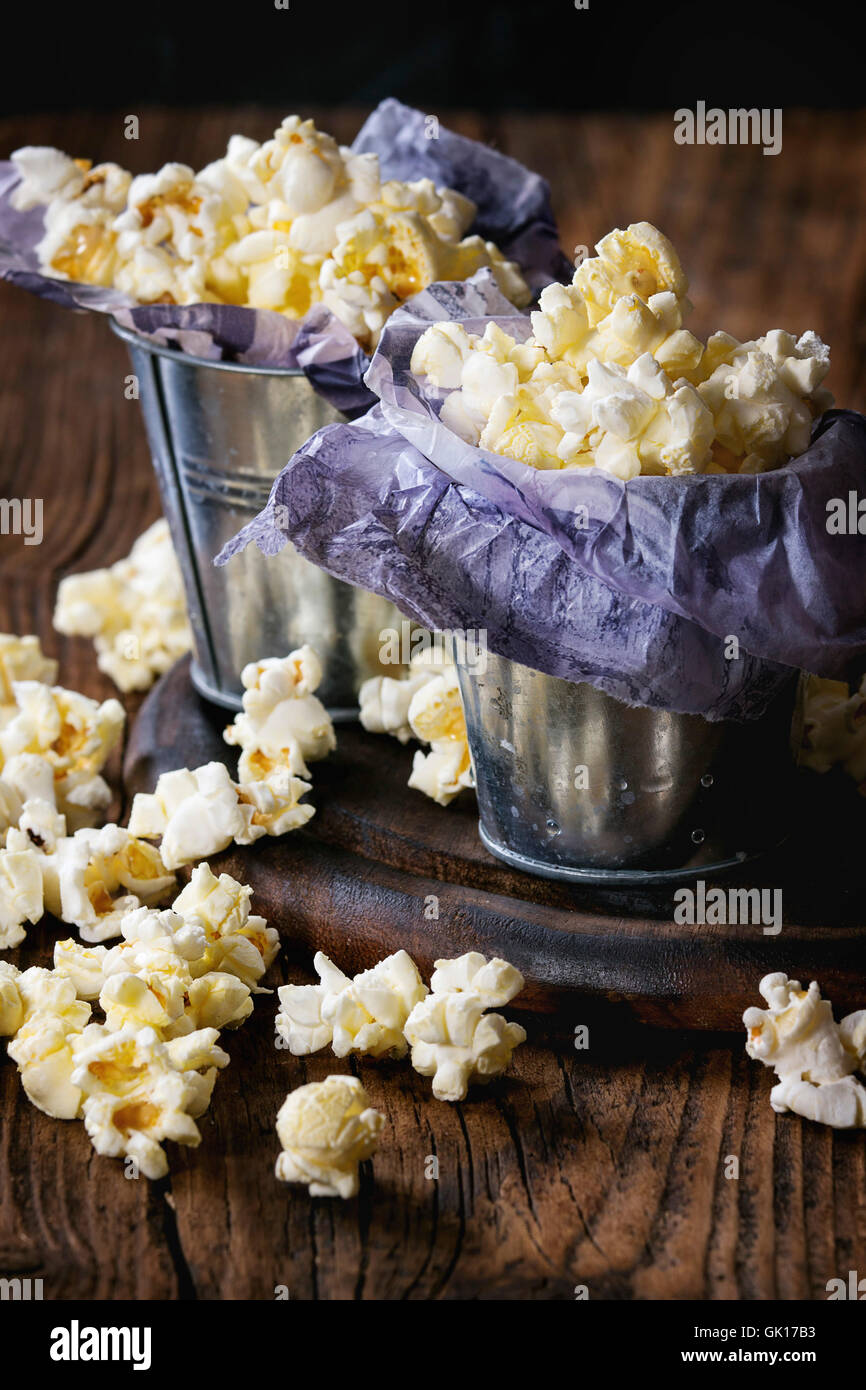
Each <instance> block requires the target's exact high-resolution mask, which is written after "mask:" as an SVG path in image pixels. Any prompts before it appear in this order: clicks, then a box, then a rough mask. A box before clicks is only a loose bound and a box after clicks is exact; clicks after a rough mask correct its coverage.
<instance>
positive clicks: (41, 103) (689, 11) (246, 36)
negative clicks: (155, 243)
mask: <svg viewBox="0 0 866 1390" xmlns="http://www.w3.org/2000/svg"><path fill="white" fill-rule="evenodd" d="M289 6H290V7H289V9H288V10H277V9H276V8H275V5H274V0H243V3H238V0H233V3H230V4H220V3H219V2H218V0H216V2H215V3H208V0H192V2H191V0H184V3H174V4H170V3H165V0H150V2H149V0H115V3H113V4H105V3H95V4H87V3H83V2H82V0H76V3H66V4H59V3H54V2H53V0H49V3H38V0H29V3H27V0H10V6H9V8H10V9H11V10H12V14H11V15H10V14H8V13H7V16H6V17H5V18H4V21H3V34H4V42H3V50H4V52H3V57H4V59H5V61H4V62H3V78H2V83H0V115H22V114H30V113H35V112H38V111H46V110H58V109H59V110H67V109H82V108H91V109H93V108H95V109H115V110H116V109H117V108H118V107H123V108H124V109H128V110H129V111H130V112H135V110H136V107H137V106H138V105H146V104H150V103H168V104H172V105H185V104H190V105H192V104H201V103H213V104H231V103H234V102H238V103H241V102H244V103H249V102H261V103H262V104H274V105H277V106H282V107H283V108H284V109H285V110H286V111H287V112H288V111H294V110H301V111H302V108H303V106H304V104H305V103H314V102H315V103H319V104H336V103H346V104H354V105H369V104H372V103H374V102H376V101H378V100H379V99H380V98H381V97H383V96H386V95H393V96H397V97H400V98H402V99H403V100H404V101H408V102H410V103H411V104H414V105H419V106H422V107H426V108H428V109H431V110H434V111H435V109H436V107H437V106H441V107H443V108H445V107H471V108H473V109H476V110H490V109H496V108H500V109H501V108H503V107H523V108H544V109H551V110H587V109H603V110H622V109H625V110H653V109H666V108H676V107H679V106H692V105H694V103H695V102H696V101H697V100H699V99H703V100H705V101H706V102H707V104H708V105H709V106H713V105H717V106H730V105H736V106H740V105H745V106H758V107H767V106H768V107H775V106H782V107H790V106H830V107H833V106H842V107H846V106H847V107H856V106H861V105H864V104H866V103H864V100H863V92H864V76H863V69H864V44H863V38H864V33H866V25H864V20H863V17H862V10H861V6H860V5H859V4H858V5H857V7H856V8H855V6H854V5H853V4H845V3H840V0H830V3H822V0H787V3H781V0H753V2H750V0H704V3H703V4H697V3H691V4H683V3H678V0H644V3H642V4H638V3H637V2H636V0H589V9H588V10H585V11H577V10H575V7H574V0H538V3H534V4H533V3H531V2H530V0H527V3H525V4H515V3H499V4H491V3H487V0H466V3H463V4H458V3H450V2H449V3H444V4H439V3H436V0H433V2H432V3H431V0H414V3H413V2H412V0H406V3H403V4H401V5H398V4H395V3H392V2H391V0H369V3H365V2H364V0H351V3H345V2H344V3H339V0H338V3H336V4H323V3H321V0H289Z"/></svg>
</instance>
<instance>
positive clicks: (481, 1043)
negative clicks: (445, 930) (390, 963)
mask: <svg viewBox="0 0 866 1390" xmlns="http://www.w3.org/2000/svg"><path fill="white" fill-rule="evenodd" d="M435 965H436V968H435V973H434V975H433V978H432V980H431V992H430V994H428V995H427V997H426V998H425V999H422V1000H421V1002H420V1003H418V1004H416V1005H415V1008H414V1009H413V1010H412V1012H411V1014H410V1015H409V1018H408V1019H407V1020H406V1025H405V1028H404V1030H403V1031H404V1034H405V1037H406V1040H407V1042H408V1043H409V1044H410V1046H411V1048H412V1066H413V1067H414V1068H415V1070H416V1071H417V1072H420V1074H421V1075H422V1076H432V1077H433V1094H434V1096H435V1097H436V1099H437V1100H447V1101H458V1100H463V1099H465V1097H466V1093H467V1090H468V1087H469V1085H470V1084H471V1083H472V1082H474V1081H490V1080H491V1079H492V1078H493V1077H494V1076H499V1075H500V1074H501V1073H502V1072H504V1071H505V1069H506V1067H507V1066H508V1064H509V1062H510V1061H511V1055H512V1053H513V1051H514V1049H515V1047H517V1046H518V1045H519V1044H520V1043H522V1042H524V1041H525V1040H526V1032H525V1030H524V1029H523V1028H521V1026H520V1024H519V1023H508V1022H506V1020H505V1019H504V1018H503V1017H502V1015H501V1014H489V1013H485V1009H486V1008H487V1007H488V1005H489V1004H507V1003H508V1002H509V1001H510V1000H511V999H513V998H514V996H515V995H516V994H518V993H519V992H520V990H521V989H522V988H523V983H524V981H523V976H522V975H521V974H520V972H519V971H517V970H515V969H514V967H513V966H510V965H508V963H507V962H506V961H503V960H498V959H495V960H491V961H489V962H488V961H486V960H485V958H484V957H483V956H481V955H479V954H478V952H475V951H472V952H470V953H469V954H468V955H466V956H460V957H458V958H457V959H456V960H452V961H446V960H437V961H436V963H435Z"/></svg>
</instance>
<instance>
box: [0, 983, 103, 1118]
mask: <svg viewBox="0 0 866 1390" xmlns="http://www.w3.org/2000/svg"><path fill="white" fill-rule="evenodd" d="M4 983H5V989H6V991H7V992H8V993H11V987H12V985H13V983H14V986H15V988H16V989H17V993H18V999H19V1005H20V1009H19V1011H18V1026H17V1028H15V1030H14V1036H13V1039H12V1041H11V1042H10V1043H9V1045H8V1048H7V1052H8V1054H9V1056H10V1057H11V1058H12V1060H13V1061H14V1062H15V1063H16V1064H17V1066H18V1071H19V1074H20V1076H21V1082H22V1085H23V1087H24V1090H25V1092H26V1093H27V1096H28V1098H29V1099H30V1100H31V1101H32V1102H33V1104H34V1105H35V1106H36V1107H37V1108H38V1109H39V1110H42V1111H44V1113H45V1114H46V1115H52V1116H54V1118H56V1119H61V1120H73V1119H75V1118H76V1117H77V1115H78V1113H79V1110H80V1106H81V1093H80V1090H79V1088H78V1086H77V1084H76V1083H75V1081H74V1079H73V1075H72V1073H73V1068H74V1062H73V1053H72V1048H73V1045H74V1040H75V1038H76V1037H77V1036H79V1035H80V1033H81V1030H82V1029H83V1028H84V1027H85V1025H86V1024H87V1022H88V1019H89V1018H90V1005H89V1004H87V1003H84V1002H83V1001H81V1000H79V999H78V998H77V997H76V993H75V986H74V985H73V983H72V981H71V980H68V979H65V978H64V977H62V976H58V975H56V974H55V973H54V972H52V971H50V970H43V969H41V968H40V967H38V966H34V967H33V968H32V969H30V970H25V971H22V972H21V973H19V972H17V971H15V972H14V976H13V974H12V967H9V966H7V967H6V978H5V982H4ZM11 1012H12V1013H14V1012H15V1010H14V1004H13V1007H12V1009H11ZM8 1021H10V1022H12V1021H14V1019H10V1020H8ZM9 1031H10V1032H12V1029H11V1028H10V1030H9Z"/></svg>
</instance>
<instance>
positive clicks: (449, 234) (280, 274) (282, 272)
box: [12, 116, 530, 348]
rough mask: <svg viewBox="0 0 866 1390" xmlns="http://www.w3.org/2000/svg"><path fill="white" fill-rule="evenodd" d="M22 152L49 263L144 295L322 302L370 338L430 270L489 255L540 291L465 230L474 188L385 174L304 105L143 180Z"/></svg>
mask: <svg viewBox="0 0 866 1390" xmlns="http://www.w3.org/2000/svg"><path fill="white" fill-rule="evenodd" d="M12 160H13V163H14V164H15V166H16V168H17V170H18V172H19V174H20V175H21V183H20V184H19V185H18V187H17V188H16V189H15V191H14V193H13V195H12V203H13V206H14V207H16V208H17V209H19V210H21V211H23V210H26V209H27V208H31V207H36V206H44V207H45V232H44V235H43V238H42V240H41V241H40V243H39V245H38V247H37V253H38V255H39V258H40V265H41V266H42V268H43V270H45V272H46V273H48V274H50V275H54V276H57V277H59V278H61V279H71V280H81V281H84V282H85V283H89V284H98V285H115V286H116V287H117V288H118V289H120V290H122V291H124V293H126V294H129V295H130V296H132V298H134V299H136V300H138V301H139V302H141V303H154V302H161V303H176V304H193V303H199V302H201V303H207V302H210V303H213V302H216V303H227V304H248V305H251V306H252V307H254V308H260V309H272V310H276V311H277V312H279V313H282V314H285V315H287V316H288V317H290V318H295V319H297V318H302V317H303V315H304V314H306V313H307V311H308V310H309V309H310V307H311V306H312V305H313V304H316V303H320V302H323V303H324V304H325V305H326V306H327V308H329V309H330V310H331V312H332V313H333V314H334V315H335V316H336V317H337V318H338V319H339V320H340V321H341V322H342V323H343V324H344V325H345V326H346V327H347V328H348V329H349V331H350V332H351V333H352V334H354V336H355V337H356V338H357V339H358V341H359V342H360V343H361V344H362V345H363V346H364V347H367V348H373V347H375V345H376V343H377V342H378V339H379V335H380V333H381V331H382V327H383V325H384V323H385V320H386V319H387V317H388V315H389V314H390V313H391V312H392V310H393V309H394V308H396V306H397V305H398V304H400V303H401V302H402V301H403V300H405V299H406V298H408V297H409V296H411V295H413V294H415V293H417V292H418V291H419V290H422V289H424V288H425V286H427V285H429V284H431V283H432V282H433V281H434V280H455V279H460V280H462V279H466V278H467V277H468V276H470V275H472V274H473V273H474V272H475V271H476V270H478V269H479V268H481V267H482V266H489V267H490V268H491V269H492V271H493V274H494V275H495V277H496V279H497V282H498V283H499V286H500V288H501V289H502V291H503V293H504V294H506V295H507V296H508V297H509V298H510V299H511V300H512V302H513V303H515V304H517V305H523V304H526V303H528V301H529V298H530V291H529V289H528V286H527V285H526V282H525V281H524V279H523V276H522V275H521V273H520V270H519V267H518V266H517V265H516V264H515V263H514V262H512V261H508V260H506V259H505V257H504V256H503V255H502V253H501V252H500V250H499V248H498V247H497V246H496V245H494V243H493V242H485V241H483V240H482V239H481V238H480V237H477V236H466V235H465V233H466V232H467V231H468V229H469V227H470V226H471V224H472V221H473V219H474V217H475V211H476V208H475V204H474V203H472V202H471V201H470V200H469V199H468V198H466V197H464V196H463V195H462V194H459V193H457V192H455V191H454V190H453V189H448V188H437V187H436V186H435V185H434V184H433V183H432V182H431V181H430V180H429V179H418V180H416V181H415V182H410V183H403V182H400V181H397V180H389V181H387V182H383V181H382V179H381V177H380V173H379V161H378V158H377V156H376V155H374V154H355V153H353V152H352V150H350V149H348V148H346V147H344V146H340V145H338V144H337V142H336V141H335V140H334V139H333V138H332V137H331V136H330V135H327V134H325V133H324V132H322V131H319V130H317V129H316V127H315V126H314V124H313V122H312V121H309V120H308V121H303V120H301V119H300V117H298V116H289V117H287V118H286V119H285V120H284V121H283V122H282V124H281V126H280V127H279V129H278V130H277V131H275V133H274V135H273V137H272V138H271V139H270V140H266V141H265V142H264V143H263V144H261V145H260V144H258V143H257V142H256V141H255V140H249V139H246V138H245V137H243V136H232V138H231V140H230V141H229V144H228V148H227V150H226V153H225V155H224V156H223V157H222V158H220V159H217V160H215V161H214V162H213V163H211V164H209V165H207V167H206V168H204V169H202V170H201V171H200V172H199V173H198V174H196V173H195V172H194V171H193V170H192V169H191V168H189V167H188V166H187V165H183V164H174V163H173V164H167V165H165V166H164V167H163V168H162V169H160V170H159V171H158V172H157V173H156V174H148V175H142V176H139V177H137V178H134V179H133V178H131V176H130V175H129V174H127V173H125V172H124V171H123V170H121V169H118V168H117V166H116V165H108V164H106V165H98V166H97V167H96V168H91V167H90V165H89V163H88V162H87V161H86V160H74V159H70V158H69V157H68V156H67V155H65V154H62V153H61V152H60V151H59V150H54V149H49V148H41V147H31V146H29V147H26V148H24V149H20V150H17V151H16V152H15V153H14V154H13V156H12Z"/></svg>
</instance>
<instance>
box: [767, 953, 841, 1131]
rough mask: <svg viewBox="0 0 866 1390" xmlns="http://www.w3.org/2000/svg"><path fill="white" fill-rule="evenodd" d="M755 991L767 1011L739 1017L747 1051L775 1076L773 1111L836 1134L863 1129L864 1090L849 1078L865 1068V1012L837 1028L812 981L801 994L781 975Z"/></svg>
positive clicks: (795, 983) (794, 982)
mask: <svg viewBox="0 0 866 1390" xmlns="http://www.w3.org/2000/svg"><path fill="white" fill-rule="evenodd" d="M758 989H759V991H760V993H761V994H762V995H763V998H764V1000H765V1001H766V1004H767V1008H766V1009H759V1008H749V1009H747V1010H746V1012H745V1013H744V1014H743V1023H744V1025H745V1028H746V1033H747V1037H746V1051H747V1052H748V1054H749V1056H750V1057H754V1058H755V1059H756V1060H758V1061H760V1062H763V1063H764V1065H765V1066H768V1067H773V1069H774V1070H775V1072H776V1076H777V1077H778V1081H777V1084H776V1085H775V1086H774V1087H773V1089H772V1091H771V1092H770V1104H771V1105H772V1107H773V1109H774V1110H776V1111H778V1112H779V1113H784V1112H785V1111H787V1110H790V1111H793V1112H794V1113H795V1114H797V1115H802V1116H803V1117H804V1118H805V1119H807V1120H816V1121H817V1122H818V1123H820V1124H826V1125H831V1126H833V1127H834V1128H836V1129H855V1128H856V1129H862V1128H864V1127H866V1087H864V1086H863V1084H862V1083H861V1082H860V1081H859V1080H858V1079H857V1078H856V1077H855V1076H854V1075H853V1073H854V1072H855V1071H858V1070H859V1071H863V1069H864V1064H866V1024H864V1021H866V1011H864V1010H860V1011H859V1012H858V1013H854V1014H849V1015H848V1017H847V1018H844V1019H843V1020H842V1022H841V1023H838V1024H837V1023H836V1022H835V1020H834V1018H833V1009H832V1006H831V1005H830V1003H829V1002H828V1001H827V1000H826V999H822V998H821V991H820V989H819V988H818V985H817V984H816V983H815V981H814V980H813V981H812V983H811V984H810V986H809V988H808V990H805V989H803V988H802V986H801V985H800V982H799V980H789V979H788V977H787V975H784V974H782V973H781V972H777V973H774V974H772V975H765V976H764V978H763V980H761V983H760V985H759V986H758Z"/></svg>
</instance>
